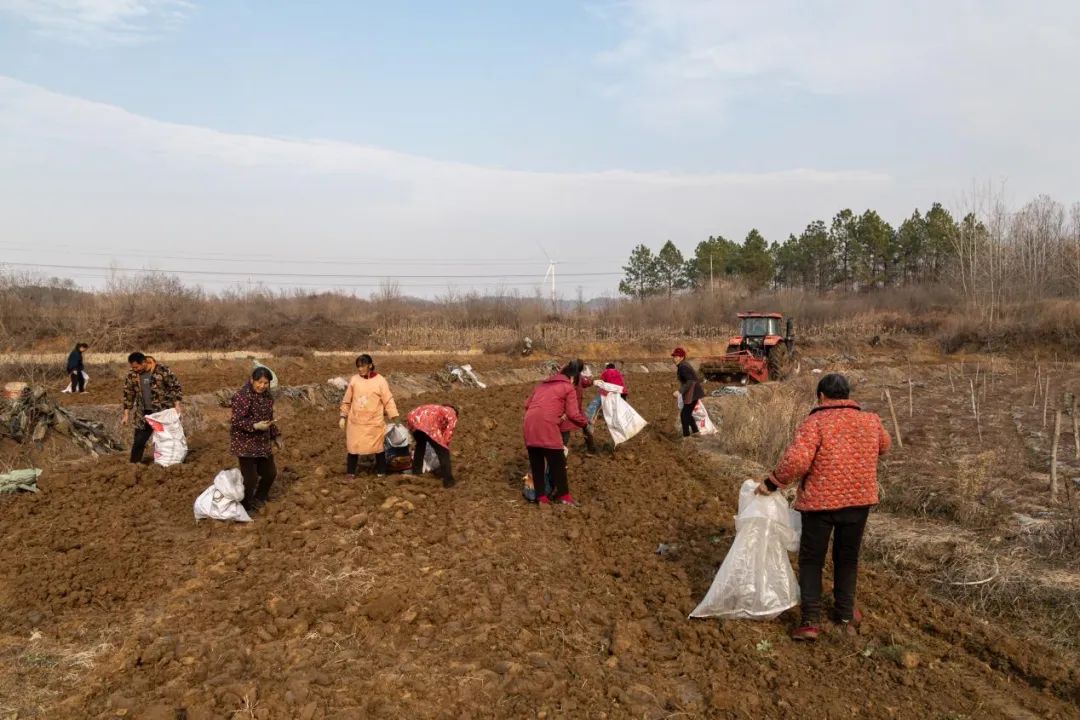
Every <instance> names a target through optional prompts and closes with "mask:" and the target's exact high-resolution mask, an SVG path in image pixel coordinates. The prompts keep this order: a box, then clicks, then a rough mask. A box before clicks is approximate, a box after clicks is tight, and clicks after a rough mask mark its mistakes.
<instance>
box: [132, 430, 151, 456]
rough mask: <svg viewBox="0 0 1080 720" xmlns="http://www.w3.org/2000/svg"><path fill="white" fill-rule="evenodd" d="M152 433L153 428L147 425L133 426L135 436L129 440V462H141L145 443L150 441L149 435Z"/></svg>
mask: <svg viewBox="0 0 1080 720" xmlns="http://www.w3.org/2000/svg"><path fill="white" fill-rule="evenodd" d="M153 434H154V429H153V428H151V427H150V426H149V425H144V426H142V427H136V428H135V437H134V438H132V440H131V462H133V463H137V462H142V458H143V452H144V451H145V450H146V443H147V442H149V441H150V437H151V436H152V435H153Z"/></svg>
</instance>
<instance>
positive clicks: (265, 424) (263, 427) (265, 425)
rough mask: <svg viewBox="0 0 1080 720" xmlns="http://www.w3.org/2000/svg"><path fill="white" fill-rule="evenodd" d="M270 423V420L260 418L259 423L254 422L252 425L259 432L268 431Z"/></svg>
mask: <svg viewBox="0 0 1080 720" xmlns="http://www.w3.org/2000/svg"><path fill="white" fill-rule="evenodd" d="M270 424H271V423H270V421H269V420H260V421H259V422H257V423H253V424H252V426H251V427H253V428H255V429H256V430H258V431H259V432H266V431H267V430H269V429H270Z"/></svg>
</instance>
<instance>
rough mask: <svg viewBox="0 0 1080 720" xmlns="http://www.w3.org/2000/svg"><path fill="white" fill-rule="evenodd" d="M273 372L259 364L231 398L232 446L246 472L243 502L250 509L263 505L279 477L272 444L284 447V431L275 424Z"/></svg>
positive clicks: (230, 427) (230, 433)
mask: <svg viewBox="0 0 1080 720" xmlns="http://www.w3.org/2000/svg"><path fill="white" fill-rule="evenodd" d="M272 379H273V374H272V373H271V372H270V370H269V368H264V367H257V368H255V371H254V372H252V373H251V380H249V381H248V382H246V383H245V384H244V387H242V388H240V389H239V390H238V391H237V392H236V394H235V395H233V398H232V419H231V423H230V426H229V441H230V443H229V446H230V450H231V451H232V454H233V455H235V456H236V458H237V461H238V462H239V464H240V474H241V475H243V476H244V499H243V501H242V502H241V505H243V506H244V509H245V510H247V511H248V512H249V513H251V512H255V511H257V510H260V509H262V507H263V506H264V505H266V501H267V500H268V499H269V497H270V486H271V485H273V484H274V478H276V477H277V468H276V467H275V466H274V451H273V446H274V445H276V446H277V447H279V448H280V447H281V435H280V433H279V432H278V428H277V426H276V425H275V424H274V397H273V396H272V395H271V394H270V392H269V390H270V381H271V380H272Z"/></svg>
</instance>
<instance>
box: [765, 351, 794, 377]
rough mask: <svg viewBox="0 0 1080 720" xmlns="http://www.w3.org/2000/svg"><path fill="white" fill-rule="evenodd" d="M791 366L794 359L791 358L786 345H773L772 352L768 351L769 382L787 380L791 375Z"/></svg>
mask: <svg viewBox="0 0 1080 720" xmlns="http://www.w3.org/2000/svg"><path fill="white" fill-rule="evenodd" d="M793 366H794V358H792V356H791V352H790V351H789V350H788V349H787V345H784V344H779V345H775V346H773V348H772V350H770V351H769V360H768V367H769V380H785V379H787V377H788V376H789V375H790V374H791V369H792V367H793Z"/></svg>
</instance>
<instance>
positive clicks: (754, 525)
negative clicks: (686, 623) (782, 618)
mask: <svg viewBox="0 0 1080 720" xmlns="http://www.w3.org/2000/svg"><path fill="white" fill-rule="evenodd" d="M756 487H757V481H755V480H747V481H746V482H744V483H743V486H742V489H741V490H740V491H739V514H738V515H737V516H736V518H735V541H734V542H733V543H732V544H731V548H730V549H729V550H728V553H727V556H726V557H725V558H724V562H723V564H722V565H721V566H720V570H719V571H718V572H717V573H716V577H715V578H714V579H713V583H712V587H710V588H709V592H708V593H707V594H706V595H705V599H704V600H702V601H701V604H700V605H698V606H697V608H696V609H695V610H694V611H693V612H692V613H690V617H692V618H706V617H719V618H727V619H741V620H771V619H773V618H775V617H777V616H778V615H780V613H782V612H784V611H785V610H788V609H790V608H793V607H795V606H796V605H798V604H799V583H798V581H797V580H796V579H795V572H794V571H793V570H792V569H791V561H790V560H789V559H788V553H789V552H794V551H795V550H796V549H798V546H799V536H798V533H797V532H796V530H795V528H793V527H792V526H791V513H790V511H789V509H788V504H787V500H785V499H784V496H783V495H782V494H781V493H779V492H774V493H772V494H771V495H758V494H756V493H755V492H754V490H755V488H756Z"/></svg>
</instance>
